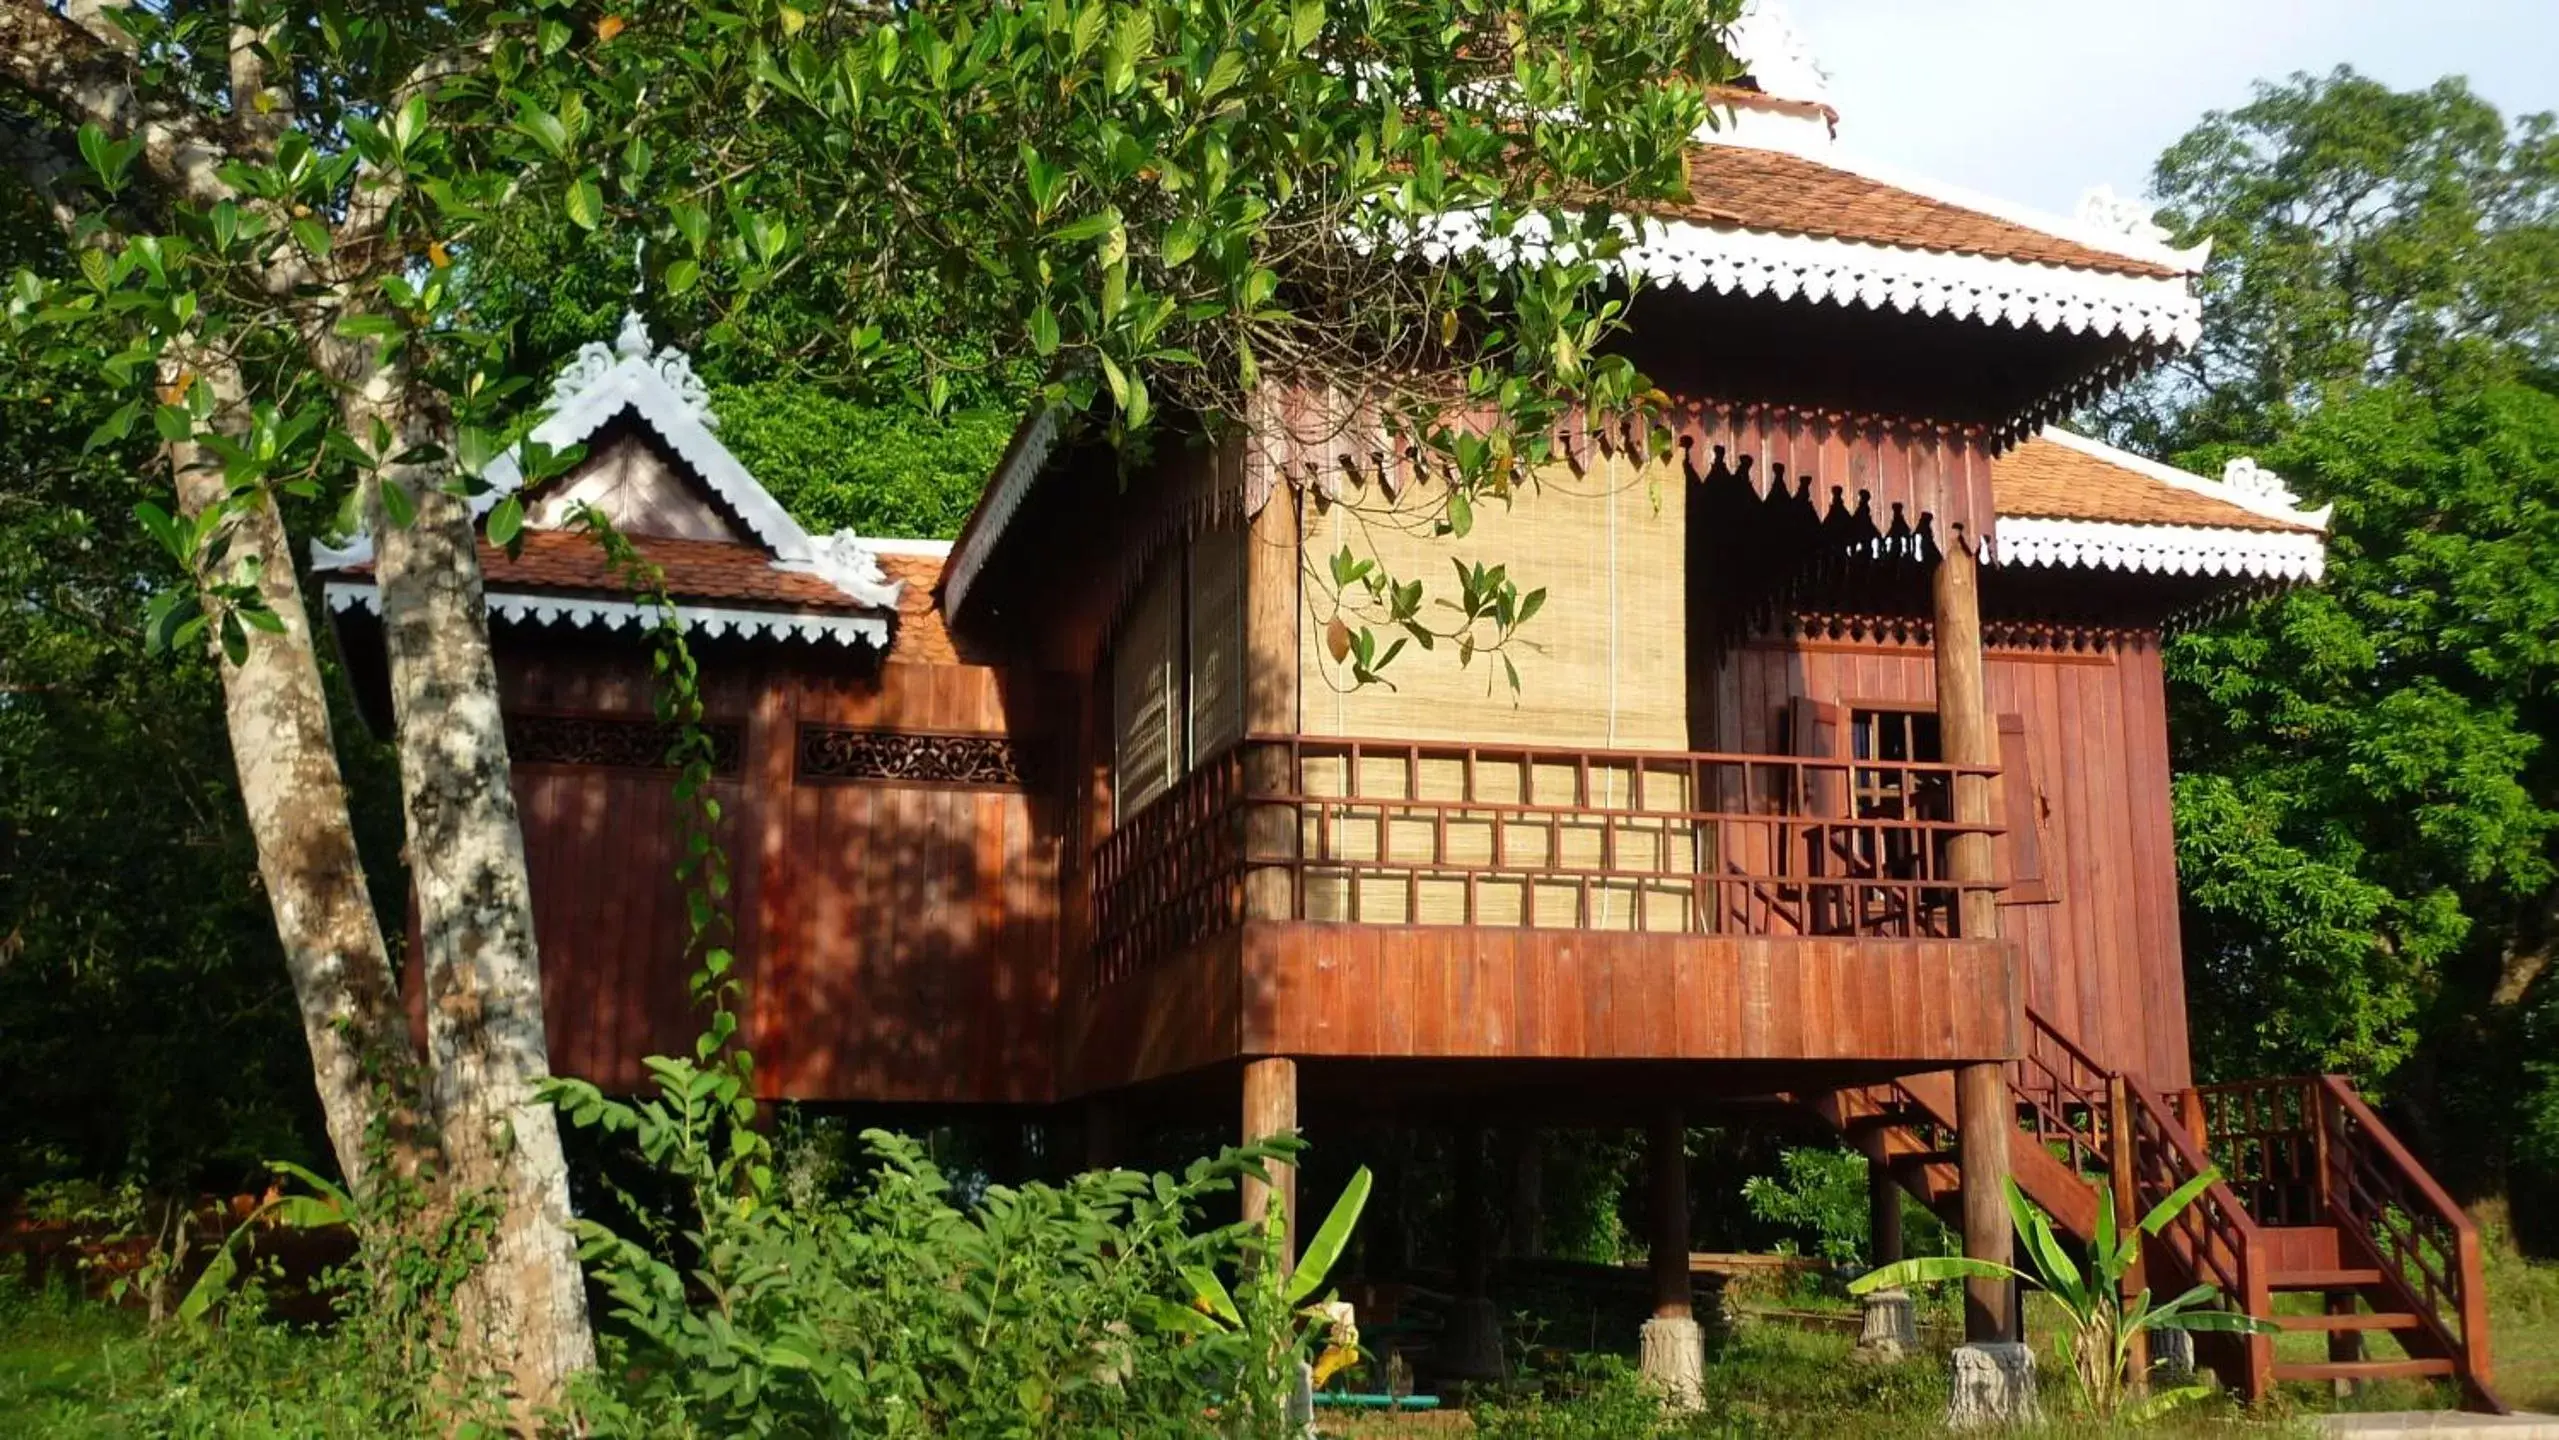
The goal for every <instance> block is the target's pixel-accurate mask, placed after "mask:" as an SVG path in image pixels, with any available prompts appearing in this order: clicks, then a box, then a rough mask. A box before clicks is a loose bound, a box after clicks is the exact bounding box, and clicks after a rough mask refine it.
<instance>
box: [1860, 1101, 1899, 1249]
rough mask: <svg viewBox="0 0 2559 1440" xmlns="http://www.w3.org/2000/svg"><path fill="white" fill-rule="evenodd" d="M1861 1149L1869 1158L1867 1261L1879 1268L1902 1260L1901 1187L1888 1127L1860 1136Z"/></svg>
mask: <svg viewBox="0 0 2559 1440" xmlns="http://www.w3.org/2000/svg"><path fill="white" fill-rule="evenodd" d="M1857 1148H1858V1149H1859V1150H1861V1151H1863V1152H1864V1153H1865V1156H1866V1237H1867V1242H1868V1244H1867V1249H1868V1251H1869V1252H1870V1253H1869V1254H1868V1257H1867V1258H1868V1259H1870V1260H1872V1261H1873V1262H1874V1263H1875V1264H1877V1265H1890V1264H1893V1263H1895V1262H1897V1261H1899V1260H1900V1259H1901V1258H1902V1236H1901V1186H1900V1185H1899V1184H1898V1183H1896V1182H1895V1181H1894V1179H1893V1167H1892V1154H1891V1148H1890V1146H1889V1145H1887V1144H1886V1142H1885V1135H1884V1128H1883V1127H1882V1126H1881V1125H1870V1126H1868V1127H1867V1128H1866V1129H1865V1130H1864V1131H1863V1132H1862V1133H1860V1134H1859V1135H1858V1137H1857Z"/></svg>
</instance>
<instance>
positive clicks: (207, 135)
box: [0, 0, 233, 204]
mask: <svg viewBox="0 0 2559 1440" xmlns="http://www.w3.org/2000/svg"><path fill="white" fill-rule="evenodd" d="M97 8H98V7H96V6H94V5H92V6H90V7H88V9H87V10H86V11H85V12H84V13H87V14H90V15H92V16H94V15H95V14H96V11H97ZM95 23H98V24H101V25H103V23H104V22H103V21H97V22H95ZM108 28H112V27H108ZM0 83H5V84H7V85H9V86H10V87H11V88H13V89H16V90H18V91H21V92H22V93H24V94H25V95H26V96H27V97H28V98H30V99H32V100H34V101H36V102H37V103H38V104H41V105H43V106H44V107H45V108H46V109H48V110H50V111H52V112H53V113H55V114H56V115H59V116H61V117H62V119H63V120H64V121H65V122H66V123H69V124H72V125H85V124H91V123H94V124H96V125H97V126H98V127H99V128H100V129H102V130H105V131H107V132H108V133H109V134H111V135H120V136H129V137H132V138H136V139H139V140H140V141H141V142H142V163H143V164H144V165H145V166H146V167H148V169H149V170H150V173H151V176H152V178H153V179H154V180H156V181H157V182H159V183H160V184H161V185H162V186H164V187H166V188H168V189H170V190H172V191H175V192H176V193H177V194H178V195H180V196H181V197H183V198H185V199H187V200H191V201H194V202H196V203H199V204H211V203H213V202H215V201H218V200H228V199H231V198H233V193H232V190H231V187H230V186H229V185H227V184H224V183H223V180H222V177H221V175H220V173H219V172H220V169H221V166H222V162H223V161H225V160H227V159H229V158H230V149H229V147H228V145H227V144H226V143H225V142H224V138H223V137H222V135H221V134H220V133H219V132H218V130H217V129H216V128H215V127H214V126H212V125H211V124H209V123H208V122H207V121H206V119H205V117H203V116H201V115H197V114H193V113H190V112H187V111H184V110H180V109H178V108H176V107H174V106H172V105H169V104H168V103H166V102H165V101H160V100H146V99H144V98H143V97H142V95H141V94H140V93H139V92H137V91H136V90H135V89H134V87H133V82H132V79H131V75H130V58H129V57H128V56H127V55H126V54H125V53H124V52H123V51H122V50H121V49H120V48H119V47H117V46H114V45H111V44H109V43H108V42H107V41H105V40H103V39H101V38H99V36H98V34H97V33H95V31H93V30H92V29H90V28H88V27H86V26H83V25H81V24H79V23H76V22H74V21H73V20H71V19H69V18H66V17H64V16H61V15H57V14H55V13H53V11H52V10H50V9H48V8H47V7H46V5H45V3H44V0H0Z"/></svg>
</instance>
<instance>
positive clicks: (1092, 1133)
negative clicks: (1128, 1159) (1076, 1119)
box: [1084, 1096, 1123, 1170]
mask: <svg viewBox="0 0 2559 1440" xmlns="http://www.w3.org/2000/svg"><path fill="white" fill-rule="evenodd" d="M1121 1148H1122V1136H1121V1134H1120V1107H1119V1102H1117V1101H1115V1100H1109V1099H1105V1098H1103V1097H1101V1096H1095V1097H1094V1098H1092V1099H1090V1100H1087V1101H1085V1102H1084V1168H1085V1169H1087V1170H1114V1169H1117V1168H1119V1166H1120V1165H1121V1163H1122V1160H1123V1157H1122V1155H1121V1153H1120V1151H1121Z"/></svg>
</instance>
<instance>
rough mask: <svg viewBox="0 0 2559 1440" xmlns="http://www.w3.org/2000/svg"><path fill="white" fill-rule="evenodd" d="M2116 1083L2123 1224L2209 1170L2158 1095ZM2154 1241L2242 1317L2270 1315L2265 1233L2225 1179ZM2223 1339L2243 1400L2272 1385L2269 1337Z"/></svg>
mask: <svg viewBox="0 0 2559 1440" xmlns="http://www.w3.org/2000/svg"><path fill="white" fill-rule="evenodd" d="M2123 1081H2124V1094H2125V1097H2126V1099H2127V1101H2128V1104H2127V1107H2126V1108H2127V1112H2128V1113H2127V1114H2126V1115H2125V1116H2124V1117H2123V1119H2124V1123H2125V1125H2126V1126H2127V1127H2128V1128H2129V1130H2130V1132H2131V1134H2130V1140H2131V1145H2130V1146H2129V1150H2130V1153H2131V1155H2132V1158H2133V1162H2134V1173H2133V1175H2132V1176H2131V1177H2130V1183H2129V1186H2128V1190H2129V1193H2130V1194H2131V1196H2132V1198H2133V1201H2134V1206H2133V1210H2134V1213H2132V1214H2130V1215H2127V1216H2125V1217H2124V1220H2123V1223H2125V1224H2128V1225H2129V1224H2132V1223H2133V1222H2135V1221H2137V1220H2139V1219H2140V1218H2141V1217H2142V1214H2143V1213H2145V1212H2147V1211H2148V1210H2149V1209H2150V1207H2152V1206H2154V1205H2157V1204H2158V1203H2159V1202H2160V1201H2161V1200H2164V1199H2166V1198H2167V1197H2168V1196H2169V1195H2170V1194H2172V1193H2174V1192H2175V1191H2176V1190H2177V1189H2178V1187H2180V1186H2182V1185H2185V1184H2187V1183H2188V1182H2190V1181H2192V1180H2193V1179H2194V1178H2195V1177H2196V1176H2198V1175H2202V1174H2205V1173H2207V1172H2208V1171H2210V1170H2211V1169H2212V1161H2211V1159H2210V1158H2209V1157H2208V1156H2206V1155H2205V1154H2204V1151H2203V1147H2202V1146H2200V1145H2198V1144H2197V1143H2196V1142H2195V1138H2194V1137H2193V1136H2192V1135H2190V1134H2188V1133H2187V1130H2186V1127H2185V1125H2184V1124H2183V1123H2181V1122H2180V1121H2179V1120H2178V1118H2177V1115H2176V1112H2175V1111H2173V1110H2171V1109H2170V1108H2169V1105H2168V1101H2167V1099H2166V1097H2164V1096H2162V1095H2161V1094H2160V1093H2159V1092H2158V1091H2156V1090H2154V1089H2152V1088H2151V1087H2150V1086H2149V1085H2148V1084H2147V1083H2145V1082H2143V1081H2142V1080H2141V1079H2140V1078H2139V1077H2137V1076H2133V1075H2125V1076H2124V1077H2123ZM2154 1243H2155V1244H2156V1245H2157V1247H2158V1248H2159V1249H2160V1250H2161V1251H2164V1252H2165V1254H2166V1255H2167V1256H2168V1257H2170V1258H2172V1259H2174V1260H2175V1261H2176V1263H2177V1266H2178V1267H2179V1268H2181V1269H2183V1270H2184V1271H2185V1272H2186V1277H2187V1279H2188V1280H2189V1281H2190V1282H2195V1283H2210V1284H2212V1285H2214V1286H2216V1287H2218V1288H2219V1289H2220V1291H2221V1293H2222V1296H2223V1298H2224V1299H2225V1300H2227V1301H2228V1302H2229V1303H2231V1304H2234V1305H2237V1306H2238V1307H2239V1308H2240V1309H2241V1310H2243V1311H2245V1312H2246V1313H2248V1314H2250V1315H2271V1314H2273V1313H2274V1286H2273V1282H2274V1275H2273V1269H2272V1266H2271V1265H2270V1264H2269V1263H2268V1250H2267V1244H2266V1237H2265V1232H2264V1231H2263V1230H2262V1229H2261V1228H2260V1227H2259V1226H2258V1224H2257V1222H2256V1221H2255V1220H2254V1219H2252V1218H2250V1216H2249V1214H2248V1209H2247V1207H2246V1206H2245V1205H2242V1204H2241V1203H2240V1200H2239V1195H2238V1193H2237V1192H2236V1191H2234V1190H2232V1189H2231V1188H2230V1184H2229V1182H2228V1181H2226V1180H2221V1179H2218V1178H2216V1179H2215V1180H2213V1182H2212V1183H2211V1184H2210V1185H2207V1186H2206V1187H2204V1191H2203V1193H2202V1194H2201V1195H2200V1196H2198V1197H2197V1198H2196V1200H2195V1203H2193V1204H2191V1205H2189V1206H2187V1207H2186V1208H2185V1209H2184V1210H2182V1211H2180V1212H2178V1213H2177V1214H2176V1215H2175V1216H2173V1217H2171V1218H2170V1219H2169V1221H2168V1222H2167V1224H2165V1225H2164V1226H2162V1227H2161V1228H2160V1231H2159V1233H2158V1235H2157V1236H2156V1237H2154ZM2229 1338H2230V1339H2231V1340H2233V1341H2235V1342H2237V1343H2238V1345H2239V1346H2240V1347H2241V1350H2242V1354H2243V1356H2244V1361H2245V1364H2244V1369H2243V1371H2242V1374H2241V1375H2240V1376H2238V1377H2226V1378H2236V1379H2238V1380H2239V1382H2240V1383H2239V1384H2238V1385H2237V1387H2236V1388H2237V1389H2239V1390H2240V1392H2241V1393H2242V1395H2243V1396H2244V1397H2245V1398H2247V1399H2249V1400H2252V1401H2253V1400H2256V1399H2257V1398H2259V1397H2260V1396H2263V1395H2264V1394H2265V1393H2266V1392H2267V1390H2268V1389H2270V1388H2271V1387H2272V1386H2273V1384H2274V1368H2275V1347H2274V1340H2273V1338H2272V1337H2271V1336H2267V1335H2262V1334H2250V1335H2234V1336H2231V1337H2229Z"/></svg>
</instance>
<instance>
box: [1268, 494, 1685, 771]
mask: <svg viewBox="0 0 2559 1440" xmlns="http://www.w3.org/2000/svg"><path fill="white" fill-rule="evenodd" d="M1687 493H1688V489H1687V484H1686V480H1685V476H1684V473H1683V472H1682V471H1681V470H1680V468H1679V466H1678V463H1677V462H1676V461H1675V460H1674V461H1665V462H1662V463H1659V464H1655V465H1651V466H1638V465H1636V464H1633V463H1631V462H1628V461H1622V460H1612V459H1607V458H1602V459H1598V460H1595V461H1594V462H1593V463H1592V464H1591V466H1590V468H1589V469H1588V470H1587V471H1584V472H1581V473H1578V474H1577V473H1575V472H1574V471H1573V469H1572V468H1571V467H1569V466H1567V465H1564V464H1561V463H1557V464H1554V465H1551V466H1549V467H1547V469H1546V470H1544V471H1542V472H1541V473H1540V477H1539V483H1538V484H1537V485H1535V486H1533V487H1529V488H1527V489H1524V490H1522V491H1521V492H1519V494H1518V495H1517V497H1516V499H1515V500H1514V501H1513V503H1512V504H1511V506H1510V507H1509V508H1507V509H1505V508H1503V507H1502V506H1501V505H1499V504H1498V503H1496V502H1492V501H1489V500H1488V501H1485V502H1483V503H1481V504H1479V505H1477V506H1476V507H1475V523H1474V528H1473V530H1472V532H1471V533H1469V534H1468V535H1467V536H1466V538H1464V539H1462V540H1459V539H1452V538H1450V537H1448V536H1444V535H1434V534H1432V533H1430V531H1431V527H1430V525H1429V523H1428V517H1429V516H1430V515H1432V514H1434V513H1436V512H1437V511H1438V509H1439V508H1440V506H1441V504H1442V503H1443V499H1444V497H1443V495H1442V494H1441V493H1440V492H1438V491H1437V490H1436V488H1435V486H1423V487H1417V488H1415V489H1411V490H1407V491H1406V492H1405V493H1404V495H1403V496H1402V497H1400V498H1399V499H1397V500H1395V501H1392V502H1390V501H1387V500H1386V499H1385V497H1383V496H1381V495H1380V494H1378V493H1377V491H1376V489H1375V488H1374V487H1369V488H1366V489H1364V490H1359V491H1355V492H1353V493H1351V494H1348V495H1346V496H1345V498H1344V501H1343V502H1341V503H1336V504H1332V505H1329V506H1323V507H1318V508H1316V509H1312V510H1310V512H1309V520H1308V532H1309V533H1308V535H1307V539H1306V546H1307V549H1308V552H1309V554H1310V558H1311V559H1312V560H1313V561H1314V563H1316V564H1317V565H1318V566H1321V565H1322V564H1323V563H1324V562H1325V559H1326V557H1328V556H1330V555H1332V554H1334V553H1336V552H1338V551H1339V550H1341V549H1342V548H1343V547H1344V546H1345V545H1347V546H1349V547H1350V549H1351V551H1352V553H1353V554H1354V555H1359V556H1369V555H1374V556H1375V557H1376V558H1377V559H1378V560H1379V561H1380V563H1381V564H1382V565H1383V566H1384V567H1385V568H1386V569H1387V570H1388V571H1389V572H1390V573H1392V574H1394V575H1396V576H1397V577H1399V578H1404V579H1411V578H1419V579H1421V580H1423V581H1424V582H1425V584H1426V587H1427V589H1428V592H1429V595H1430V596H1431V597H1432V599H1433V600H1434V601H1435V600H1436V599H1437V598H1438V597H1442V596H1449V595H1453V594H1454V591H1455V576H1454V575H1453V574H1452V572H1451V570H1450V566H1449V562H1450V561H1451V560H1452V559H1454V560H1457V561H1461V562H1464V563H1467V564H1470V565H1471V564H1476V563H1481V564H1483V565H1486V566H1492V565H1505V566H1507V567H1509V571H1510V574H1511V576H1512V578H1513V579H1515V580H1516V581H1517V582H1518V583H1519V586H1520V589H1521V591H1522V592H1523V593H1525V592H1526V591H1529V590H1533V589H1537V588H1540V587H1543V588H1544V589H1545V591H1546V592H1547V594H1546V603H1545V607H1544V608H1543V609H1542V610H1540V611H1539V612H1538V614H1537V616H1536V618H1535V619H1533V620H1531V621H1530V622H1529V623H1528V625H1527V626H1526V627H1524V628H1523V630H1522V631H1521V634H1520V641H1519V643H1518V644H1516V645H1515V646H1514V647H1513V648H1512V650H1511V651H1510V656H1511V660H1512V662H1513V663H1514V664H1516V665H1517V666H1518V667H1519V675H1520V692H1519V695H1518V697H1517V700H1516V703H1514V701H1513V697H1512V695H1511V690H1510V686H1509V684H1508V682H1507V681H1506V680H1504V678H1503V676H1502V667H1501V661H1500V660H1499V659H1498V658H1495V657H1492V656H1487V655H1478V656H1477V657H1476V658H1475V661H1474V663H1473V664H1472V665H1469V666H1466V667H1464V668H1460V666H1459V665H1458V661H1457V656H1456V654H1455V652H1454V647H1453V646H1450V645H1446V644H1443V645H1441V646H1440V647H1439V648H1437V649H1436V650H1430V651H1424V650H1421V649H1420V648H1419V647H1417V646H1407V647H1406V649H1405V652H1404V653H1403V655H1401V656H1399V657H1398V658H1397V659H1396V661H1395V663H1394V664H1393V666H1391V667H1390V668H1389V669H1388V670H1387V672H1386V676H1387V679H1388V680H1390V681H1391V682H1392V684H1391V685H1369V686H1354V685H1353V683H1352V681H1351V678H1350V674H1349V671H1348V668H1347V667H1345V666H1342V665H1337V664H1335V663H1334V661H1333V659H1332V657H1331V655H1330V654H1329V653H1328V652H1327V651H1326V649H1325V643H1324V629H1325V622H1326V620H1327V619H1329V618H1330V614H1329V611H1327V610H1326V609H1325V608H1324V607H1325V606H1326V605H1327V603H1328V601H1327V599H1326V597H1325V596H1323V595H1322V594H1321V593H1320V589H1321V587H1319V586H1318V585H1316V584H1315V583H1314V582H1313V581H1311V580H1310V581H1309V583H1308V585H1307V587H1306V589H1307V593H1308V602H1307V603H1308V606H1309V611H1308V614H1307V615H1306V617H1305V618H1304V620H1303V622H1302V623H1301V624H1300V625H1299V626H1298V631H1299V634H1300V636H1301V640H1300V647H1301V648H1300V653H1299V664H1300V668H1301V674H1302V675H1303V676H1304V680H1303V682H1302V683H1301V685H1300V686H1299V694H1300V696H1301V700H1300V710H1301V714H1300V716H1299V720H1300V727H1299V728H1300V729H1301V730H1303V731H1304V732H1305V733H1307V734H1310V735H1377V736H1392V737H1399V738H1402V737H1409V738H1412V739H1417V740H1464V739H1483V738H1491V737H1498V738H1499V739H1502V740H1504V741H1509V742H1517V743H1522V744H1537V745H1550V744H1551V745H1570V746H1595V747H1609V748H1622V749H1643V750H1649V749H1662V750H1684V749H1686V748H1687V747H1688V744H1689V729H1688V681H1687V664H1688V633H1687V631H1688V625H1687V618H1688V604H1687V587H1686V578H1685V577H1686V568H1687V567H1686V563H1685V553H1686V548H1687V543H1686V542H1687V535H1686V532H1687ZM1426 603H1427V602H1426ZM1432 608H1433V609H1434V610H1435V613H1434V614H1432V615H1429V616H1426V617H1425V618H1427V619H1429V620H1430V621H1431V622H1432V623H1433V624H1436V625H1445V624H1446V623H1447V618H1448V616H1449V614H1450V612H1447V611H1444V610H1436V607H1435V606H1433V607H1432ZM1391 638H1392V637H1391V636H1381V637H1380V639H1381V643H1383V642H1384V641H1385V640H1387V639H1391Z"/></svg>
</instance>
